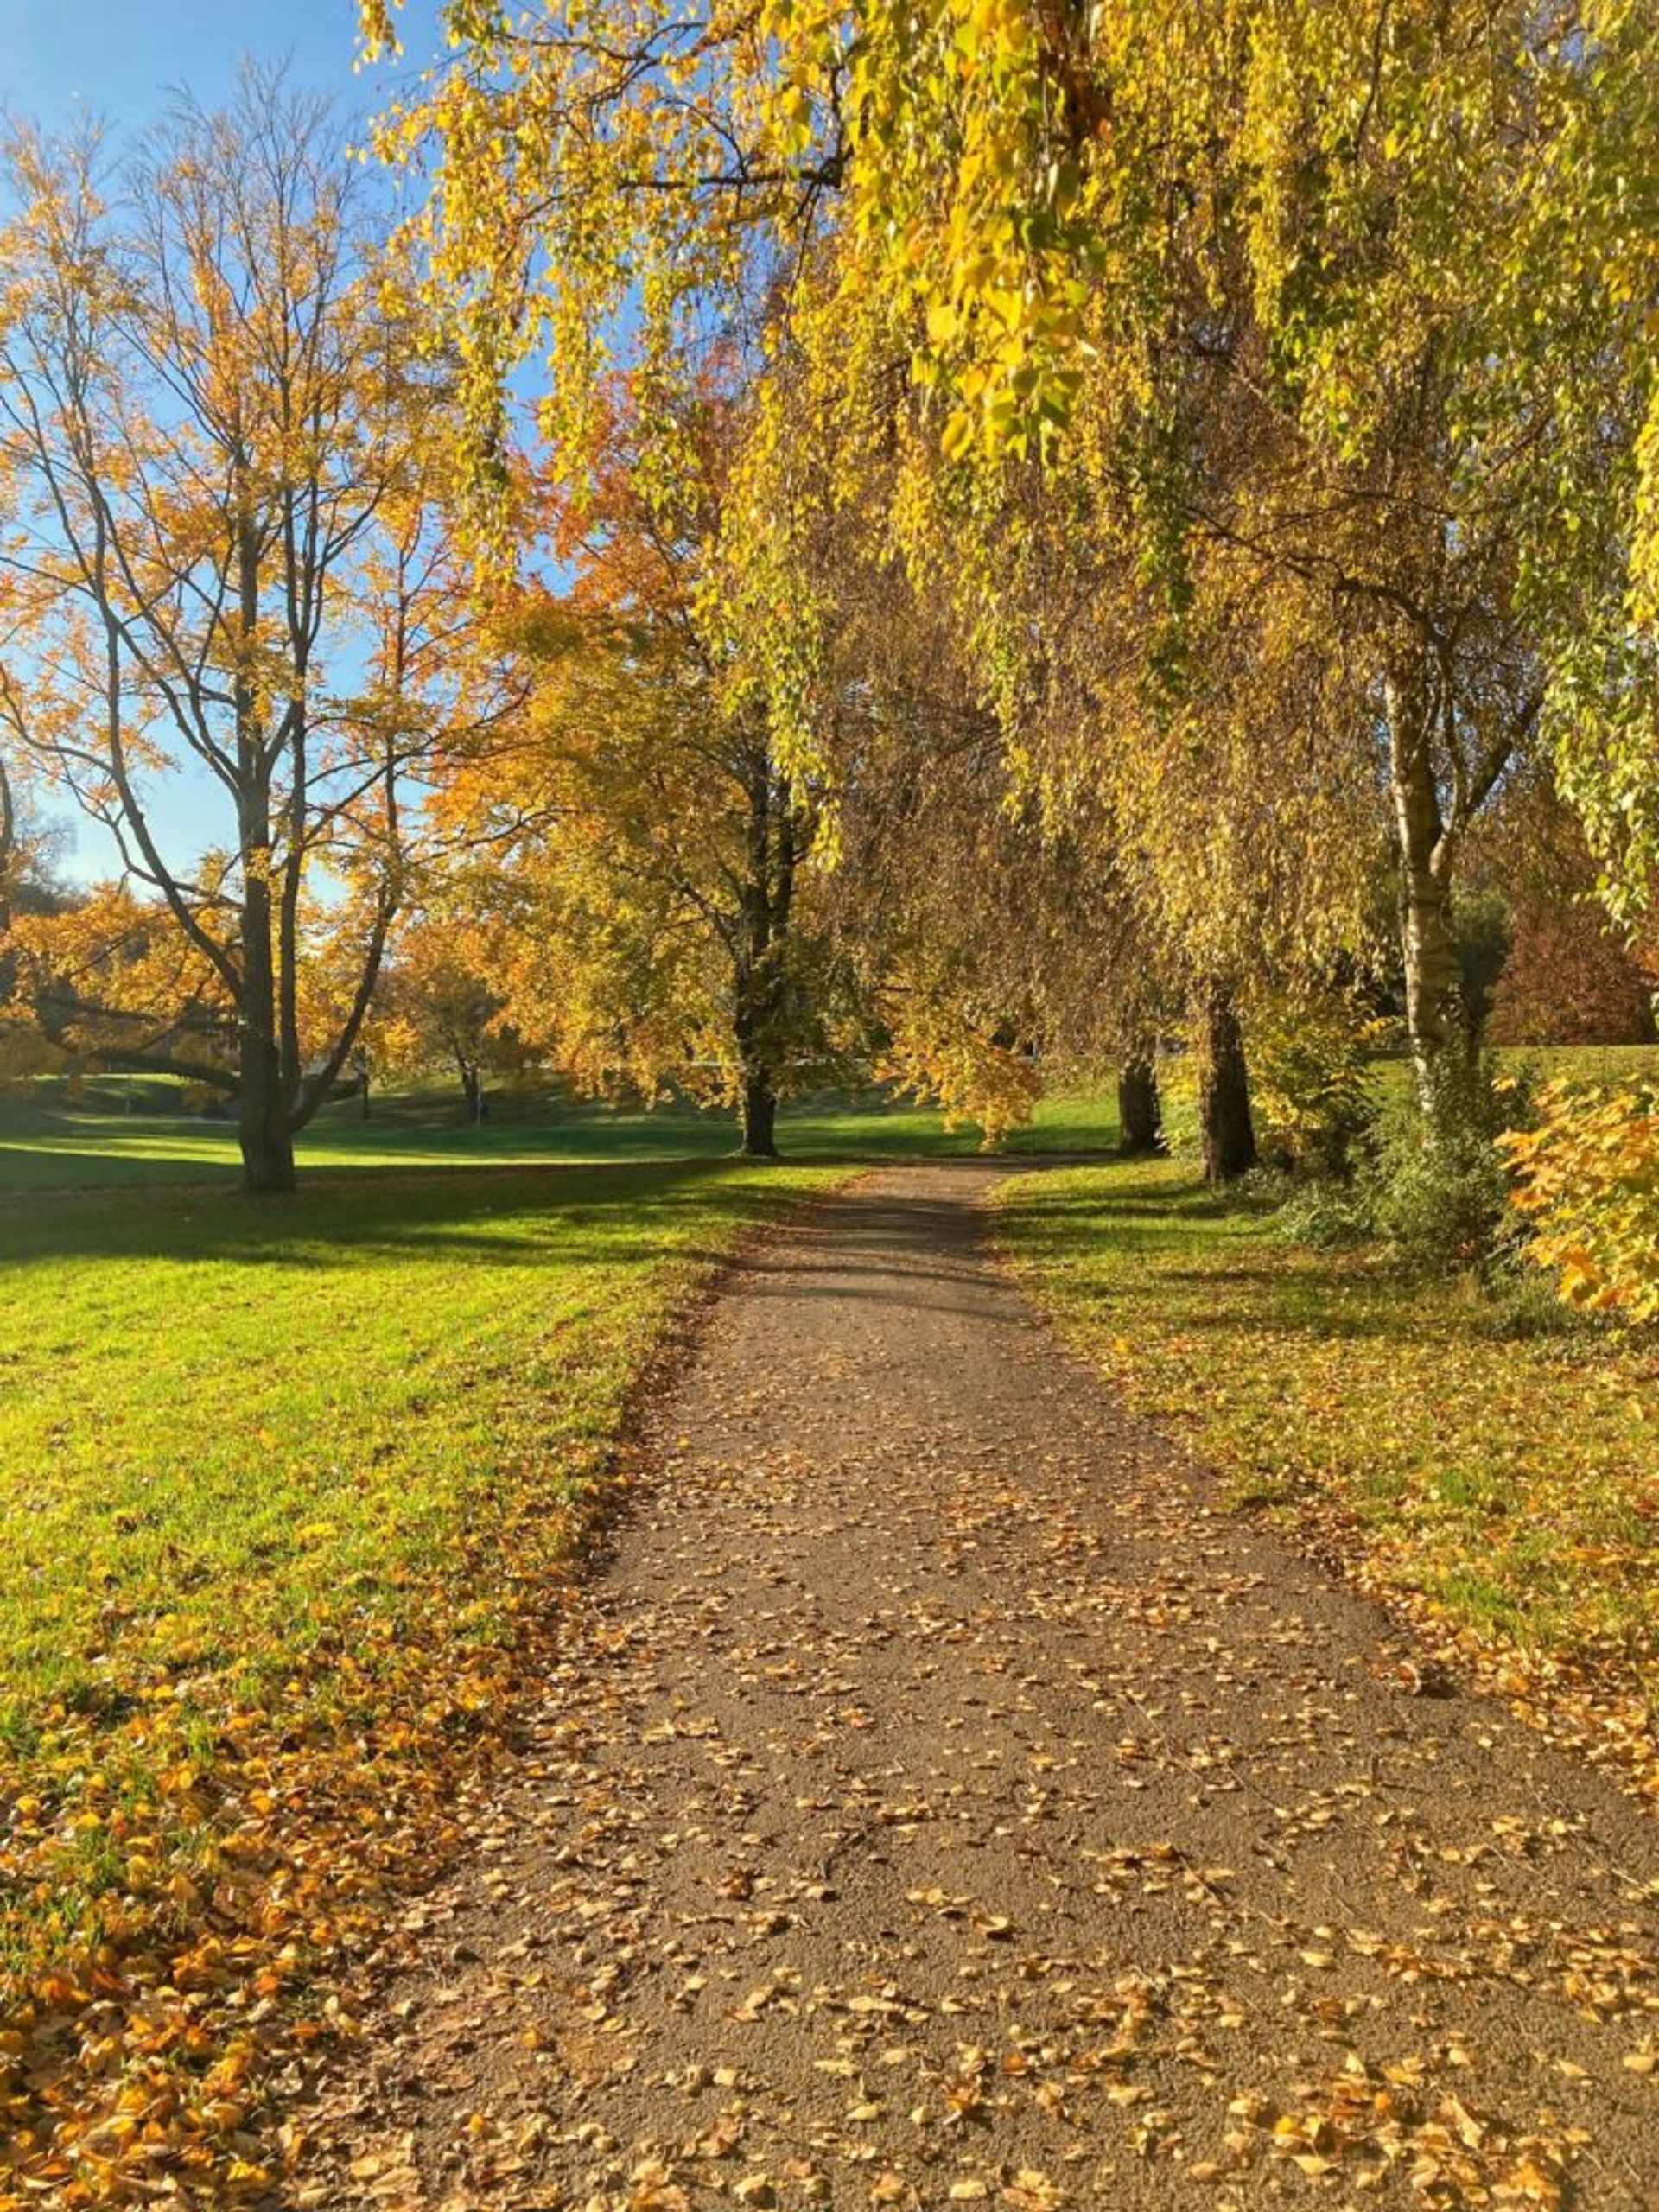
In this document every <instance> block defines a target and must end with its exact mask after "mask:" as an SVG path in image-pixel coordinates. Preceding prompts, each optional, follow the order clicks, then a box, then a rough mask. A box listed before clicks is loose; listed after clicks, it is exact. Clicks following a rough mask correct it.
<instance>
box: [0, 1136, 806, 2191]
mask: <svg viewBox="0 0 1659 2212" xmlns="http://www.w3.org/2000/svg"><path fill="white" fill-rule="evenodd" d="M844 1172H845V1171H844V1170H843V1169H837V1168H833V1167H829V1166H825V1165H823V1164H819V1165H817V1166H810V1165H809V1166H794V1167H788V1168H778V1167H769V1168H768V1167H756V1166H742V1165H739V1164H737V1163H734V1162H720V1161H689V1162H678V1163H664V1164H656V1165H651V1164H645V1165H635V1166H612V1167H607V1168H545V1167H543V1168H535V1169H521V1168H511V1167H491V1166H476V1167H474V1168H472V1169H470V1170H467V1171H462V1172H455V1171H453V1170H451V1171H448V1172H443V1173H425V1174H411V1173H403V1174H397V1175H394V1174H391V1173H386V1174H382V1175H378V1176H362V1175H357V1176H348V1175H342V1174H333V1173H322V1174H319V1175H317V1176H316V1177H315V1179H312V1180H311V1182H310V1183H309V1184H308V1187H307V1188H306V1189H305V1190H304V1191H303V1192H302V1193H301V1195H300V1196H299V1197H298V1198H296V1199H294V1200H292V1201H277V1202H274V1203H251V1202H247V1201H244V1200H242V1199H240V1198H238V1197H236V1196H234V1195H232V1194H229V1193H226V1192H219V1191H213V1190H203V1189H200V1188H197V1189H188V1188H184V1189H180V1188H175V1189H173V1190H169V1191H162V1190H145V1189H143V1188H135V1189H127V1190H120V1191H102V1192H79V1193H68V1192H64V1193H56V1194H54V1195H52V1196H51V1197H46V1196H35V1197H29V1196H16V1195H14V1196H12V1197H10V1198H9V1199H8V1200H7V1201H6V1203H5V1208H4V1211H3V1215H0V1284H3V1297H0V1515H3V1527H4V1529H5V1534H6V1539H7V1541H6V1543H5V1546H4V1548H3V1551H0V1931H3V1934H0V2016H3V2018H0V2144H10V2146H11V2149H12V2154H13V2156H14V2157H15V2158H17V2159H18V2160H20V2161H21V2162H22V2164H23V2165H24V2166H25V2167H26V2168H27V2169H28V2170H29V2172H30V2175H31V2178H32V2179H34V2180H35V2181H36V2183H41V2184H43V2183H48V2182H49V2183H50V2184H51V2186H52V2188H53V2189H54V2190H56V2191H58V2192H59V2193H58V2194H56V2195H54V2196H53V2199H52V2201H54V2202H62V2203H64V2204H65V2205H68V2204H72V2203H73V2202H78V2201H80V2198H79V2196H78V2195H77V2194H76V2191H77V2190H79V2189H84V2190H86V2193H87V2195H88V2196H94V2195H96V2193H97V2190H98V2189H99V2188H103V2187H105V2186H108V2185H112V2184H111V2182H110V2175H111V2172H114V2171H118V2169H120V2168H121V2165H122V2162H123V2161H125V2160H130V2162H131V2164H132V2170H133V2171H135V2172H137V2171H142V2172H143V2173H144V2174H146V2175H147V2176H149V2177H150V2178H152V2179H158V2178H160V2177H162V2175H163V2174H173V2173H175V2172H176V2173H177V2174H178V2175H179V2176H180V2177H188V2176H190V2175H192V2174H194V2175H196V2176H197V2177H203V2176H207V2175H212V2176H213V2177H216V2178H215V2181H214V2186H215V2187H218V2186H220V2185H222V2186H224V2187H226V2188H228V2187H230V2186H232V2181H236V2180H239V2181H241V2182H243V2183H245V2184H246V2186H247V2187H248V2188H249V2189H250V2190H257V2188H259V2187H260V2186H262V2185H263V2184H262V2183H260V2182H259V2180H258V2176H259V2174H260V2172H261V2171H263V2169H264V2163H265V2158H266V2154H267V2153H268V2152H269V2148H270V2145H269V2144H264V2145H262V2144H261V2142H260V2140H259V2139H258V2137H257V2133H249V2132H248V2123H249V2120H250V2119H251V2105H250V2097H251V2092H252V2086H253V2085H254V2084H255V2083H256V2082H257V2079H258V2078H259V2075H260V2074H261V2071H262V2069H263V2068H264V2063H265V2062H266V2060H267V2059H268V2058H269V2056H270V2051H269V2050H268V2049H267V2048H266V2046H267V2045H271V2046H272V2047H274V2046H275V2044H279V2043H280V2044H283V2047H284V2048H291V2047H292V2044H293V2039H294V2037H296V2035H297V2036H299V2037H300V2038H301V2039H302V2040H303V2037H304V2035H305V2034H306V2033H308V2032H311V2031H312V2030H311V2029H308V2026H307V2019H308V2017H309V2018H312V2019H313V2020H315V2005H316V2003H318V2002H320V2001H321V1999H320V1998H318V1997H317V1995H316V1992H317V1991H318V1990H319V1988H320V1987H321V1986H322V1984H321V1980H320V1977H323V1976H326V1973H327V1970H328V1969H329V1967H330V1963H331V1961H337V1960H338V1958H339V1957H340V1955H342V1954H343V1953H344V1952H345V1951H347V1950H349V1948H351V1946H352V1944H353V1942H359V1941H361V1940H364V1938H365V1936H366V1934H367V1933H368V1932H370V1931H372V1929H373V1928H374V1926H375V1925H376V1923H377V1919H378V1916H379V1914H380V1912H381V1910H382V1907H381V1905H380V1903H379V1902H378V1899H379V1897H380V1893H381V1891H382V1890H383V1888H384V1886H385V1883H386V1881H387V1880H389V1879H391V1878H393V1877H395V1876H397V1873H398V1872H399V1870H400V1869H403V1870H404V1871H407V1866H408V1864H409V1862H410V1855H411V1854H412V1853H414V1854H418V1853H419V1851H420V1850H421V1849H422V1848H423V1847H425V1846H426V1845H428V1844H429V1843H431V1842H432V1841H433V1840H434V1839H435V1837H436V1836H437V1835H439V1834H441V1831H442V1799H443V1794H444V1790H445V1788H446V1786H447V1778H448V1777H449V1776H450V1774H451V1773H452V1770H453V1768H454V1762H455V1760H456V1759H457V1758H459V1757H461V1756H462V1755H463V1754H464V1753H465V1751H466V1747H467V1744H468V1742H469V1740H470V1739H471V1738H474V1736H475V1735H477V1734H478V1733H480V1732H483V1731H484V1730H485V1729H486V1724H487V1725H488V1726H489V1727H490V1728H492V1729H493V1724H494V1722H495V1721H496V1720H497V1719H499V1716H500V1713H501V1712H502V1710H503V1709H504V1707H506V1706H508V1705H510V1703H511V1701H512V1697H513V1695H514V1694H515V1684H516V1679H517V1678H516V1675H515V1669H516V1668H517V1667H518V1666H519V1665H520V1664H522V1660H521V1658H520V1657H518V1656H515V1655H516V1654H517V1653H519V1652H521V1651H522V1649H523V1648H524V1644H525V1642H526V1638H527V1637H529V1638H531V1639H532V1640H533V1637H534V1634H535V1633H536V1631H537V1627H538V1624H541V1623H543V1622H544V1620H545V1618H546V1617H547V1615H548V1612H549V1609H550V1593H551V1591H552V1590H553V1588H554V1587H555V1586H556V1578H557V1576H558V1575H559V1574H560V1573H562V1572H568V1569H569V1555H570V1551H571V1548H572V1545H573V1543H574V1542H575V1541H576V1539H577V1538H578V1536H579V1535H580V1532H581V1529H582V1525H583V1512H582V1501H583V1496H584V1491H585V1489H586V1488H587V1486H588V1485H590V1484H591V1482H592V1478H594V1476H595V1475H596V1474H597V1473H598V1472H599V1471H601V1468H602V1467H603V1465H604V1464H605V1462H606V1459H607V1450H608V1447H609V1446H610V1445H611V1444H612V1442H613V1439H614V1437H615V1435H616V1433H617V1430H618V1427H619V1423H620V1420H621V1417H622V1415H623V1413H624V1411H625V1408H626V1403H627V1402H628V1397H629V1393H630V1390H631V1389H632V1387H633V1385H634V1384H635V1383H636V1381H637V1379H638V1377H639V1374H640V1371H641V1369H642V1366H643V1364H644V1363H645V1359H646V1357H647V1356H648V1355H649V1353H650V1352H651V1351H652V1347H653V1346H654V1345H655V1344H657V1343H658V1341H659V1340H660V1338H661V1337H662V1335H663V1332H664V1327H665V1325H667V1323H668V1321H669V1319H671V1315H672V1313H674V1312H675V1311H676V1310H677V1307H678V1306H679V1305H680V1304H681V1303H682V1301H683V1300H684V1298H685V1297H686V1295H687V1294H688V1293H689V1292H690V1289H691V1288H692V1287H693V1286H694V1285H695V1284H696V1281H698V1280H700V1279H701V1278H702V1276H703V1275H704V1274H706V1273H707V1271H708V1269H709V1265H710V1264H711V1262H714V1261H715V1259H716V1258H717V1257H718V1256H719V1255H721V1254H723V1253H725V1252H726V1251H728V1250H729V1249H730V1248H731V1246H732V1244H733V1243H734V1240H735V1239H736V1238H737V1237H738V1236H741V1234H742V1233H743V1231H744V1230H746V1229H747V1228H748V1227H749V1226H750V1225H751V1224H755V1223H757V1222H759V1221H760V1220H761V1219H762V1218H764V1217H768V1216H772V1215H775V1214H776V1213H777V1212H778V1211H779V1209H780V1208H781V1207H782V1206H783V1205H785V1204H787V1203H789V1202H790V1201H792V1200H794V1199H797V1198H799V1197H801V1196H802V1195H804V1194H805V1193H807V1192H811V1191H813V1190H816V1189H818V1188H820V1187H822V1186H823V1185H824V1184H825V1183H826V1182H827V1181H829V1179H832V1178H834V1177H835V1176H836V1175H837V1174H841V1173H844ZM308 1991H309V1992H310V1994H309V1995H305V1994H303V1993H306V1992H308ZM123 2100H124V2101H123ZM129 2123H130V2124H129ZM111 2160H113V2161H114V2162H115V2164H114V2166H113V2167H111V2164H110V2162H111ZM106 2169H107V2171H106ZM5 2170H6V2162H5V2156H4V2153H3V2152H0V2202H3V2201H4V2199H5V2196H6V2189H5V2182H4V2178H3V2176H4V2173H5Z"/></svg>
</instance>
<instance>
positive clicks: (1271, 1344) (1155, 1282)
mask: <svg viewBox="0 0 1659 2212" xmlns="http://www.w3.org/2000/svg"><path fill="white" fill-rule="evenodd" d="M1003 1200H1004V1211H1003V1214H1002V1224H1003V1230H1004V1234H1005V1236H1006V1237H1007V1243H1008V1245H1009V1247H1010V1249H1011V1251H1012V1253H1013V1255H1014V1260H1015V1262H1016V1264H1017V1266H1018V1267H1019V1268H1020V1271H1021V1272H1022V1274H1023V1275H1024V1277H1025V1280H1026V1281H1027V1284H1028V1285H1029V1287H1031V1289H1032V1290H1033V1293H1034V1294H1035V1295H1036V1296H1037V1297H1038V1298H1039V1300H1040V1301H1041V1302H1042V1303H1043V1304H1045V1305H1046V1306H1047V1307H1048V1308H1049V1309H1050V1310H1051V1311H1052V1313H1054V1315H1055V1316H1056V1318H1057V1319H1058V1321H1059V1323H1060V1325H1061V1326H1062V1327H1063V1329H1065V1331H1066V1332H1068V1333H1069V1334H1070V1335H1071V1336H1072V1337H1073V1338H1074V1339H1075V1340H1076V1341H1077V1343H1078V1344H1079V1345H1080V1347H1081V1348H1082V1349H1083V1350H1084V1351H1085V1352H1087V1353H1088V1354H1089V1355H1090V1357H1092V1358H1094V1359H1095V1360H1096V1362H1097V1363H1099V1364H1100V1365H1101V1366H1102V1367H1103V1369H1104V1370H1106V1371H1107V1372H1108V1373H1109V1375H1110V1376H1112V1378H1113V1379H1114V1381H1115V1382H1116V1383H1117V1384H1118V1386H1119V1387H1120V1388H1121V1389H1122V1391H1123V1392H1124V1394H1125V1395H1126V1396H1127V1397H1128V1400H1129V1401H1130V1402H1131V1403H1132V1404H1133V1405H1134V1406H1135V1408H1137V1409H1138V1410H1139V1411H1141V1412H1142V1413H1144V1414H1147V1416H1148V1417H1150V1418H1151V1419H1152V1420H1154V1421H1156V1422H1158V1423H1160V1424H1162V1425H1164V1426H1165V1427H1169V1428H1171V1429H1173V1430H1177V1431H1179V1432H1180V1433H1182V1434H1184V1435H1185V1437H1187V1438H1188V1439H1190V1440H1191V1442H1192V1445H1193V1446H1195V1447H1196V1449H1197V1450H1198V1452H1199V1453H1200V1455H1201V1456H1203V1457H1204V1458H1205V1459H1208V1460H1210V1461H1211V1463H1212V1464H1213V1465H1216V1466H1217V1468H1218V1469H1219V1470H1220V1471H1221V1472H1222V1473H1223V1475H1224V1477H1225V1478H1227V1480H1228V1483H1229V1484H1230V1489H1231V1491H1232V1494H1233V1497H1235V1499H1236V1501H1237V1502H1239V1503H1248V1504H1256V1505H1265V1506H1269V1507H1283V1508H1287V1509H1288V1510H1292V1511H1296V1510H1308V1509H1313V1510H1317V1509H1319V1508H1320V1507H1322V1506H1332V1505H1334V1506H1335V1507H1337V1508H1338V1509H1339V1511H1338V1521H1339V1523H1340V1525H1341V1526H1342V1527H1344V1528H1345V1529H1348V1531H1349V1534H1350V1536H1351V1539H1352V1541H1354V1543H1355V1544H1356V1546H1357V1565H1359V1566H1360V1567H1362V1569H1363V1572H1364V1573H1365V1574H1366V1575H1367V1576H1369V1577H1371V1578H1380V1579H1381V1580H1382V1581H1383V1582H1384V1583H1385V1584H1387V1585H1388V1586H1391V1587H1393V1588H1394V1589H1395V1590H1396V1591H1399V1592H1402V1593H1405V1594H1407V1595H1408V1596H1410V1597H1411V1598H1413V1599H1414V1601H1415V1602H1417V1603H1419V1604H1420V1605H1423V1606H1424V1607H1426V1608H1427V1610H1428V1611H1432V1612H1433V1613H1434V1614H1435V1615H1436V1616H1437V1617H1439V1618H1440V1619H1442V1620H1443V1621H1444V1622H1445V1623H1446V1624H1447V1625H1448V1626H1449V1628H1450V1629H1451V1630H1452V1631H1453V1632H1461V1633H1462V1634H1464V1635H1465V1637H1467V1638H1469V1639H1470V1640H1471V1642H1472V1643H1476V1644H1479V1645H1482V1646H1483V1647H1484V1646H1490V1647H1491V1648H1492V1649H1501V1650H1502V1651H1503V1653H1505V1654H1506V1655H1508V1660H1506V1662H1505V1663H1509V1662H1510V1661H1512V1662H1513V1663H1514V1664H1515V1665H1516V1666H1518V1667H1520V1668H1521V1669H1522V1671H1523V1672H1524V1670H1525V1668H1526V1667H1527V1666H1528V1665H1530V1664H1536V1663H1539V1662H1541V1663H1542V1664H1544V1665H1545V1666H1546V1667H1548V1666H1550V1665H1553V1664H1554V1663H1555V1662H1562V1663H1564V1664H1565V1665H1566V1666H1567V1667H1568V1668H1569V1669H1573V1670H1576V1673H1577V1675H1579V1677H1580V1678H1581V1679H1582V1680H1584V1681H1591V1680H1595V1681H1600V1682H1602V1683H1604V1684H1605V1685H1606V1686H1607V1687H1608V1688H1609V1691H1610V1694H1611V1696H1613V1697H1615V1698H1617V1697H1622V1696H1628V1700H1629V1705H1628V1707H1627V1708H1625V1709H1626V1710H1627V1711H1628V1712H1640V1711H1641V1709H1642V1707H1643V1705H1644V1704H1645V1702H1646V1701H1648V1700H1653V1699H1655V1698H1656V1697H1659V1572H1656V1570H1659V1352H1656V1350H1655V1347H1654V1345H1653V1344H1652V1343H1651V1342H1650V1341H1645V1340H1639V1339H1634V1338H1618V1337H1616V1336H1614V1335H1612V1334H1611V1333H1610V1332H1606V1331H1605V1330H1601V1329H1595V1328H1591V1327H1587V1326H1585V1325H1578V1324H1575V1323H1574V1322H1573V1320H1572V1319H1571V1317H1568V1316H1566V1315H1564V1314H1563V1313H1561V1312H1560V1309H1559V1308H1558V1307H1556V1306H1554V1304H1553V1302H1552V1301H1551V1300H1549V1297H1548V1285H1547V1284H1546V1283H1545V1282H1544V1281H1542V1279H1540V1280H1539V1281H1537V1283H1536V1284H1535V1285H1529V1286H1526V1287H1522V1288H1519V1289H1511V1290H1510V1291H1508V1292H1506V1293H1504V1294H1502V1295H1501V1296H1494V1295H1493V1294H1490V1293H1488V1292H1486V1291H1484V1290H1483V1289H1481V1288H1480V1287H1478V1286H1477V1285H1474V1284H1472V1283H1470V1282H1466V1281H1423V1280H1421V1278H1414V1277H1412V1276H1409V1275H1407V1274H1402V1273H1401V1272H1400V1271H1398V1270H1397V1269H1395V1268H1391V1267H1389V1265H1387V1264H1385V1262H1383V1260H1382V1258H1381V1257H1380V1256H1379V1255H1376V1254H1375V1253H1370V1254H1367V1253H1359V1254H1355V1253H1346V1254H1335V1255H1333V1254H1329V1253H1315V1252H1311V1251H1308V1250H1306V1249H1299V1248H1297V1247H1295V1246H1293V1245H1291V1244H1289V1243H1287V1242H1286V1241H1285V1239H1284V1237H1283V1236H1282V1235H1281V1234H1280V1233H1278V1232H1277V1231H1276V1230H1275V1227H1274V1222H1273V1219H1272V1217H1271V1216H1270V1215H1268V1214H1266V1213H1264V1212H1262V1211H1253V1210H1251V1208H1250V1207H1249V1205H1248V1204H1240V1203H1227V1202H1224V1201H1223V1200H1221V1199H1219V1198H1216V1197H1215V1196H1213V1195H1212V1194H1211V1193H1210V1192H1207V1191H1205V1189H1204V1188H1203V1187H1202V1186H1201V1185H1198V1183H1197V1181H1196V1180H1195V1179H1194V1176H1193V1172H1192V1166H1191V1164H1190V1163H1184V1162H1182V1161H1180V1160H1162V1161H1157V1162H1153V1163H1150V1164H1148V1163H1137V1164H1128V1163H1113V1164H1111V1165H1103V1166H1088V1167H1083V1168H1076V1169H1065V1170H1055V1171H1051V1172H1048V1173H1043V1174H1040V1175H1030V1176H1022V1177H1020V1178H1017V1179H1015V1180H1014V1182H1013V1183H1012V1184H1010V1185H1007V1187H1006V1188H1005V1191H1004V1193H1003ZM1517 1679H1518V1677H1517ZM1604 1717H1605V1721H1606V1726H1607V1728H1608V1729H1609V1730H1612V1729H1614V1728H1615V1727H1616V1726H1618V1719H1617V1714H1616V1713H1615V1712H1614V1710H1613V1707H1612V1705H1611V1704H1610V1705H1608V1707H1606V1709H1605V1715H1604ZM1625 1748H1626V1749H1627V1750H1630V1751H1632V1754H1633V1756H1636V1757H1637V1758H1638V1762H1641V1761H1645V1762H1647V1764H1649V1767H1650V1766H1651V1763H1652V1746H1651V1744H1650V1743H1649V1744H1648V1745H1645V1746H1642V1745H1626V1747H1625Z"/></svg>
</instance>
